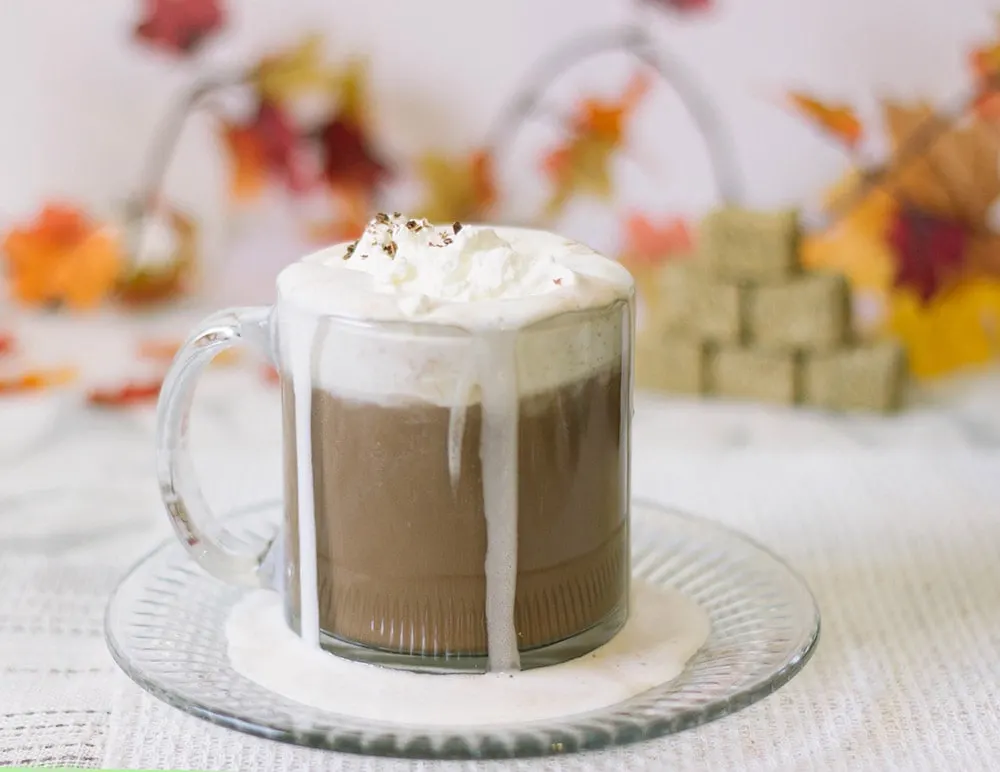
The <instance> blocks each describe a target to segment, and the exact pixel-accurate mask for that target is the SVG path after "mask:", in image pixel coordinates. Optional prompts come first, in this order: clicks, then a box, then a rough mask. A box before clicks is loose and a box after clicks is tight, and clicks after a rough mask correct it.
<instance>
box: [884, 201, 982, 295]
mask: <svg viewBox="0 0 1000 772" xmlns="http://www.w3.org/2000/svg"><path fill="white" fill-rule="evenodd" d="M888 240H889V244H890V246H891V247H892V249H893V251H894V252H895V254H896V277H895V285H896V286H897V287H910V288H911V289H913V290H914V291H915V292H916V293H917V295H918V296H919V297H920V299H921V300H922V301H923V302H924V303H927V302H928V301H929V300H931V298H933V297H934V296H935V295H936V294H937V293H938V292H939V291H940V290H941V288H942V286H943V285H944V284H945V283H946V282H947V281H948V280H949V279H951V278H953V277H955V275H956V274H957V273H958V272H959V271H960V269H961V268H962V265H963V264H964V262H965V257H966V251H967V250H966V247H967V246H968V243H969V231H968V228H966V226H965V225H964V224H962V223H960V222H957V221H955V220H949V219H945V218H942V217H937V216H936V215H932V214H928V213H927V212H923V211H920V210H919V209H914V208H912V207H905V208H902V209H900V211H899V213H898V214H897V215H896V216H895V217H894V218H893V220H892V222H891V224H890V226H889V233H888Z"/></svg>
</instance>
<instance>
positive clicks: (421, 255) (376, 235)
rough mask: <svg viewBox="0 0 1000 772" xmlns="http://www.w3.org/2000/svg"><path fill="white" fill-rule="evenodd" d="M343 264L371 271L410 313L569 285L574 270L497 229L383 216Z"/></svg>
mask: <svg viewBox="0 0 1000 772" xmlns="http://www.w3.org/2000/svg"><path fill="white" fill-rule="evenodd" d="M344 258H345V259H344V265H345V267H347V268H350V269H352V270H356V271H363V272H364V273H367V274H369V275H371V277H372V279H373V287H374V289H375V291H376V292H383V293H389V294H395V295H399V296H400V307H401V308H403V309H406V310H408V311H409V312H410V313H418V312H420V311H427V310H429V309H431V308H432V307H433V306H434V304H435V302H436V301H438V302H440V301H446V302H462V303H467V302H470V301H480V300H492V299H500V298H523V297H527V296H531V295H542V294H546V293H550V292H554V291H556V290H557V289H558V288H559V287H567V288H568V287H571V286H573V285H574V284H575V283H576V274H574V273H573V271H572V270H570V269H569V268H567V267H566V266H564V265H561V264H560V263H558V262H557V261H556V260H555V258H554V257H553V255H552V254H528V253H524V252H518V251H517V250H515V249H514V247H513V246H511V244H510V242H508V241H506V240H505V239H503V238H502V237H501V236H500V235H499V234H498V233H497V232H496V231H495V230H492V229H490V228H479V227H474V226H463V225H462V224H461V223H457V222H456V223H454V224H452V225H448V226H444V227H435V226H433V225H431V224H430V223H429V222H427V220H413V219H408V218H405V217H403V216H402V215H400V214H398V213H397V214H394V215H392V216H389V215H385V214H381V215H378V216H377V217H376V218H375V219H374V220H372V221H371V223H369V225H368V227H367V228H366V229H365V232H364V233H363V234H362V235H361V237H360V238H359V239H358V240H357V241H356V242H355V243H354V244H351V245H350V246H348V248H347V250H346V251H345V254H344Z"/></svg>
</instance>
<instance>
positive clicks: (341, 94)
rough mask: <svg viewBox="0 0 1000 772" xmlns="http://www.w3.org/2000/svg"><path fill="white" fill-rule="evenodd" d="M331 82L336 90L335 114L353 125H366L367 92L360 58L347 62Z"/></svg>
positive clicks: (365, 77) (366, 81) (363, 66)
mask: <svg viewBox="0 0 1000 772" xmlns="http://www.w3.org/2000/svg"><path fill="white" fill-rule="evenodd" d="M332 82H333V83H334V85H335V88H336V91H337V101H338V109H337V114H338V115H339V116H340V117H342V118H343V119H344V120H347V121H350V122H351V123H353V124H354V125H355V126H366V125H367V121H368V104H367V95H368V93H369V92H368V71H367V68H366V66H365V62H364V61H363V60H361V59H355V60H354V61H351V62H349V63H348V64H347V66H346V67H344V69H343V70H342V71H341V72H340V73H339V74H338V75H336V76H335V77H334V79H333V81H332Z"/></svg>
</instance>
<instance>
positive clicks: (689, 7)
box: [646, 0, 715, 15]
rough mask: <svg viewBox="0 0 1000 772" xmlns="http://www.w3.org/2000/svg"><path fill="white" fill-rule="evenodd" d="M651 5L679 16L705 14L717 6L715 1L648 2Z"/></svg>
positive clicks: (659, 0)
mask: <svg viewBox="0 0 1000 772" xmlns="http://www.w3.org/2000/svg"><path fill="white" fill-rule="evenodd" d="M646 2H648V3H649V4H650V5H654V6H657V7H659V8H663V9H664V10H667V11H672V12H673V13H678V14H685V15H686V14H692V13H703V12H705V11H710V10H712V8H713V7H714V6H715V2H714V0H646Z"/></svg>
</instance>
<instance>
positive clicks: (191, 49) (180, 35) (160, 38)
mask: <svg viewBox="0 0 1000 772" xmlns="http://www.w3.org/2000/svg"><path fill="white" fill-rule="evenodd" d="M142 6H143V16H142V20H141V21H140V22H139V23H138V25H137V26H136V28H135V37H136V39H137V40H139V41H141V42H143V43H146V44H148V45H150V46H153V47H155V48H158V49H160V50H163V51H166V52H168V53H171V54H174V55H178V56H187V55H191V54H193V53H195V52H196V51H197V50H198V49H199V48H200V47H201V45H202V44H203V43H204V42H205V41H206V40H207V39H208V38H209V37H210V36H212V35H213V34H215V33H216V32H218V31H219V30H221V29H222V27H223V26H224V25H225V21H226V15H225V12H224V11H223V8H222V5H221V0H144V2H143V3H142Z"/></svg>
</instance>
